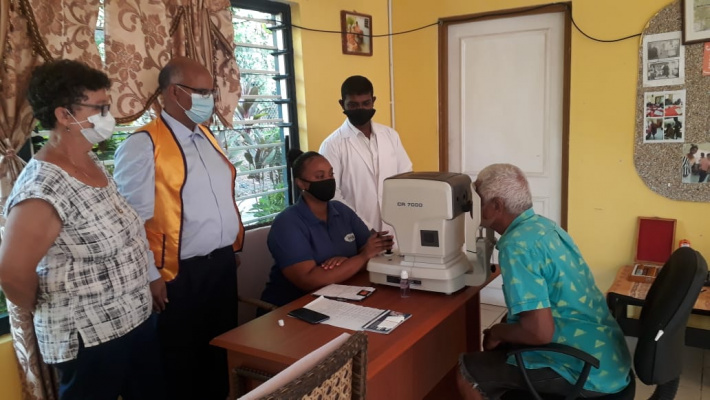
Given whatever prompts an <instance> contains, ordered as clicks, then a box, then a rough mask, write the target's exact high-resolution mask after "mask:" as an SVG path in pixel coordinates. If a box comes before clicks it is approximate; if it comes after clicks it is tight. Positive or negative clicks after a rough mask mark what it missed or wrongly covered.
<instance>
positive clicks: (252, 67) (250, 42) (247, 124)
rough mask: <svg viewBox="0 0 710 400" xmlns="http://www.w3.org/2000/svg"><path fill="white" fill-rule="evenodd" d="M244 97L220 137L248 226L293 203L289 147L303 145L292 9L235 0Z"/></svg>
mask: <svg viewBox="0 0 710 400" xmlns="http://www.w3.org/2000/svg"><path fill="white" fill-rule="evenodd" d="M232 14H233V20H232V21H233V24H234V44H235V56H236V60H237V65H238V66H239V70H240V73H241V85H242V97H241V98H240V100H239V106H238V107H237V110H236V111H235V113H234V125H233V128H232V129H223V130H221V131H220V139H221V140H222V142H223V143H225V148H226V151H227V153H228V156H229V158H230V160H232V162H233V163H234V165H235V166H236V167H237V194H236V196H237V198H236V200H237V203H238V205H239V210H240V211H241V213H242V220H243V222H244V224H245V225H246V226H258V225H264V224H268V223H269V222H270V221H271V220H273V219H274V217H275V216H276V215H277V214H278V213H279V212H281V211H282V210H283V209H284V208H285V207H287V206H288V204H289V203H290V195H289V193H290V189H289V182H290V179H289V173H288V168H287V166H286V151H287V149H288V148H289V147H290V146H298V124H297V118H296V101H295V92H296V90H295V85H294V79H293V76H294V72H293V46H292V40H291V21H290V18H291V10H290V6H289V5H288V4H283V3H276V2H271V1H248V0H233V1H232Z"/></svg>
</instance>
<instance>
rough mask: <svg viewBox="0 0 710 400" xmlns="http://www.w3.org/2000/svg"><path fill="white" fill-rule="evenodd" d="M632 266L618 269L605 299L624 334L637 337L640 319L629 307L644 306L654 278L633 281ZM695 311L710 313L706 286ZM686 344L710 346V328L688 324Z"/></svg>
mask: <svg viewBox="0 0 710 400" xmlns="http://www.w3.org/2000/svg"><path fill="white" fill-rule="evenodd" d="M633 268H634V267H633V265H626V266H623V267H621V268H620V269H619V272H617V274H616V278H615V279H614V283H612V284H611V287H610V288H609V291H608V292H607V294H606V301H607V304H608V305H609V309H610V310H611V313H612V315H613V316H614V318H615V319H616V321H617V322H618V323H619V325H620V326H621V329H622V330H623V331H624V334H625V335H626V336H635V337H638V330H639V326H638V325H639V324H638V319H636V318H630V317H629V316H628V310H627V308H628V306H638V307H642V306H643V305H644V302H645V299H646V294H648V290H649V289H650V288H651V283H652V281H649V282H632V281H630V280H629V275H631V271H632V270H633ZM692 313H693V314H698V315H710V291H708V290H706V289H705V288H703V290H702V291H701V292H700V295H699V296H698V299H697V300H696V301H695V304H694V305H693V311H692ZM685 344H686V345H688V346H692V347H699V348H704V349H710V331H708V330H706V329H700V328H695V327H691V326H688V327H687V328H686V329H685Z"/></svg>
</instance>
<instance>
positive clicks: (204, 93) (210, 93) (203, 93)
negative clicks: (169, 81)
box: [175, 83, 219, 99]
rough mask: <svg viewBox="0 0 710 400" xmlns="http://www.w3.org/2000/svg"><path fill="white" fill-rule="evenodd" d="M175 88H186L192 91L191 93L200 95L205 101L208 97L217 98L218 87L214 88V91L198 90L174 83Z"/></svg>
mask: <svg viewBox="0 0 710 400" xmlns="http://www.w3.org/2000/svg"><path fill="white" fill-rule="evenodd" d="M175 85H176V86H179V87H181V88H186V89H190V90H192V92H193V93H195V94H198V95H200V96H201V97H202V98H203V99H206V98H208V97H210V96H213V97H218V96H219V87H216V88H214V89H198V88H194V87H190V86H187V85H183V84H182V83H176V84H175Z"/></svg>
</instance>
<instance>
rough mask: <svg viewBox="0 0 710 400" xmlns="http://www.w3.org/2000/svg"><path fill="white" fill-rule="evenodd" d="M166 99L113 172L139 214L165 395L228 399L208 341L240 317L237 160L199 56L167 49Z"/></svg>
mask: <svg viewBox="0 0 710 400" xmlns="http://www.w3.org/2000/svg"><path fill="white" fill-rule="evenodd" d="M158 81H159V86H160V90H161V93H162V98H163V104H164V108H163V111H162V113H161V114H160V116H158V117H157V118H156V119H154V120H153V121H151V122H150V123H148V124H147V125H145V126H144V127H142V128H141V129H139V130H138V131H136V132H134V133H133V134H132V135H131V136H129V137H128V139H126V140H125V141H124V142H123V143H122V144H121V147H119V149H118V151H117V152H116V160H115V170H114V179H115V180H116V184H117V185H118V189H119V191H120V192H121V194H122V195H123V196H124V197H126V199H127V200H128V203H129V204H130V205H131V206H133V208H134V209H135V210H136V211H137V212H138V215H140V216H141V218H142V219H143V221H145V229H146V236H147V238H148V243H149V245H150V249H151V251H152V253H153V260H154V264H153V266H151V268H150V270H149V277H150V280H151V283H150V288H151V293H152V296H153V309H154V310H155V311H157V312H159V313H160V316H159V318H158V335H159V338H160V345H161V353H162V359H163V367H164V369H165V375H166V381H167V384H168V385H167V386H168V398H170V399H186V400H187V399H190V400H191V399H201V400H202V399H205V400H224V398H225V397H226V396H227V392H228V389H229V380H228V379H229V377H228V373H227V354H226V352H225V351H224V350H223V349H218V348H216V347H214V346H210V344H209V341H210V340H212V339H213V338H214V337H215V336H217V335H219V334H221V333H224V332H226V331H228V330H230V329H232V328H234V327H236V326H237V258H236V257H235V252H236V251H239V250H241V247H242V243H243V236H244V227H243V226H242V223H241V218H240V215H239V210H238V209H237V206H236V204H235V202H234V180H235V176H236V170H235V168H234V166H233V165H232V164H231V163H230V161H229V160H228V159H227V157H225V155H224V153H223V152H222V149H221V148H220V147H219V144H218V143H217V141H216V139H215V137H214V135H213V134H212V132H211V131H210V130H209V129H208V128H207V126H204V125H202V124H203V123H206V124H209V120H210V118H211V117H212V113H213V110H214V99H215V94H216V90H215V88H214V79H213V78H212V76H211V75H210V72H209V71H208V70H207V69H206V68H205V67H204V66H202V65H201V64H199V63H198V62H197V61H194V60H191V59H187V58H182V57H178V58H173V59H172V60H171V61H170V62H169V63H168V64H167V65H166V66H165V67H164V68H163V69H162V70H161V72H160V75H159V77H158Z"/></svg>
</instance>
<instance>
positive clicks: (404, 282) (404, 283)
mask: <svg viewBox="0 0 710 400" xmlns="http://www.w3.org/2000/svg"><path fill="white" fill-rule="evenodd" d="M399 289H400V292H401V295H402V297H409V274H408V273H407V271H404V270H402V273H401V274H400V275H399Z"/></svg>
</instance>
